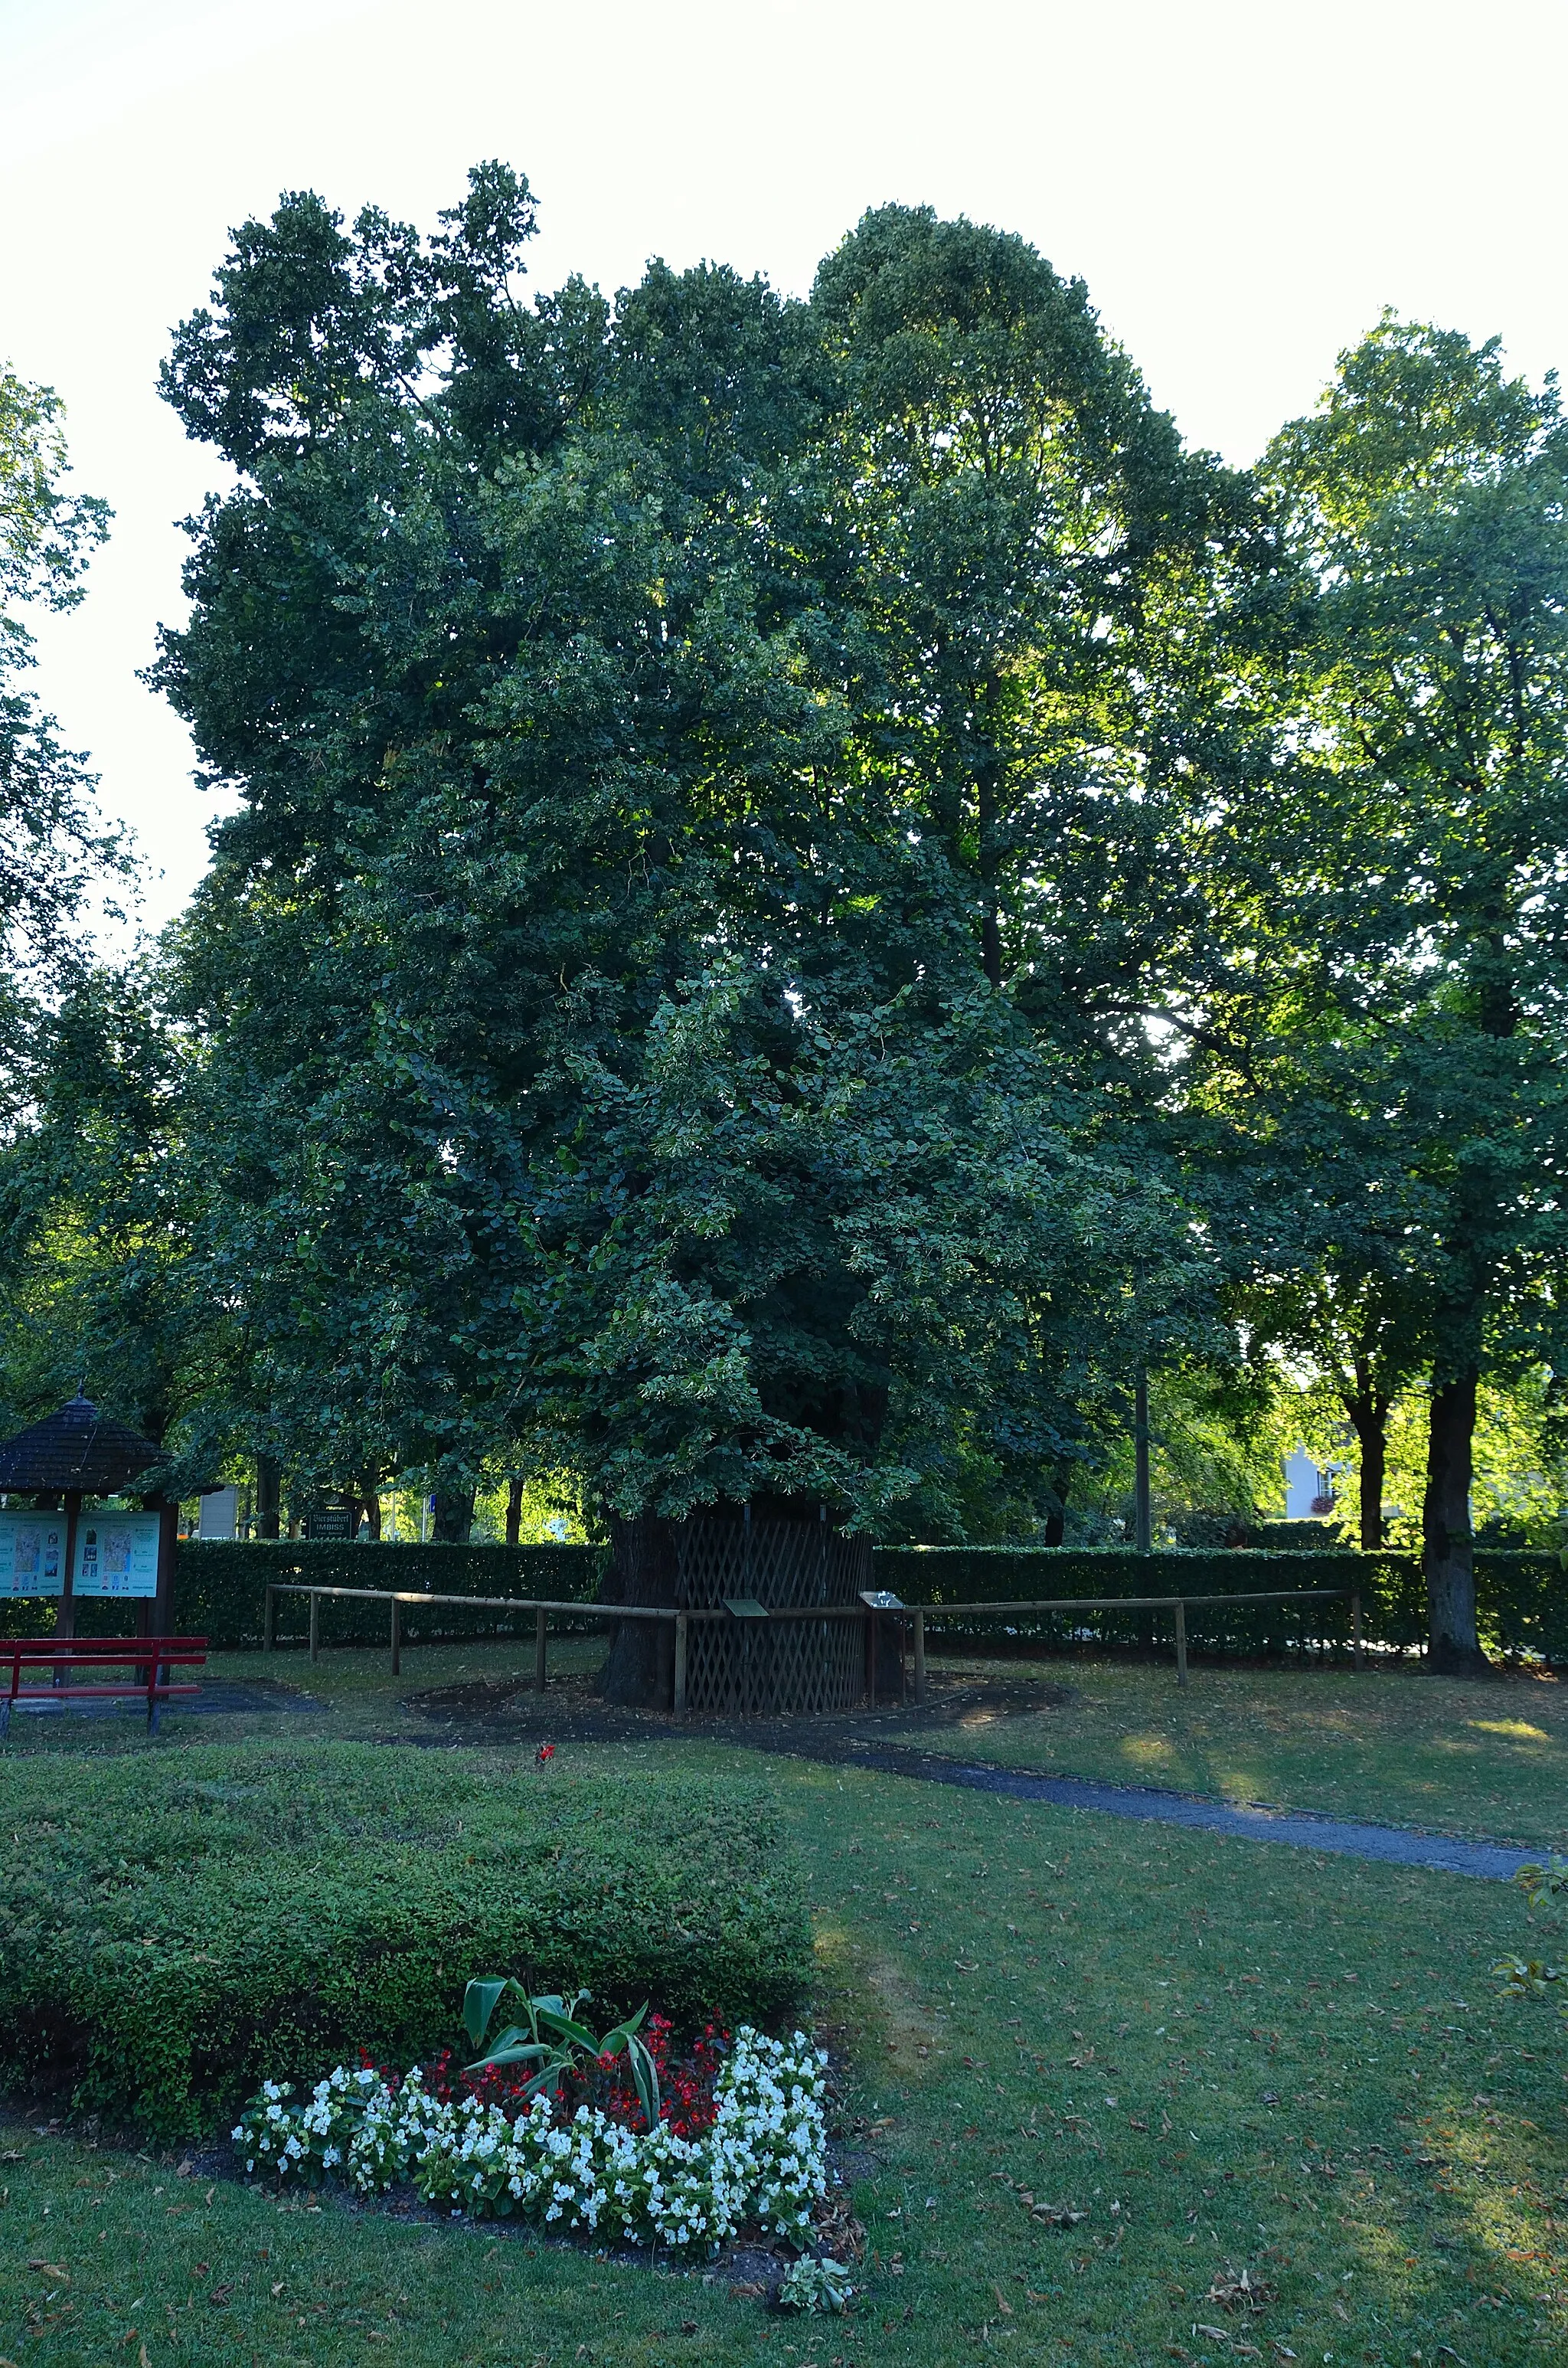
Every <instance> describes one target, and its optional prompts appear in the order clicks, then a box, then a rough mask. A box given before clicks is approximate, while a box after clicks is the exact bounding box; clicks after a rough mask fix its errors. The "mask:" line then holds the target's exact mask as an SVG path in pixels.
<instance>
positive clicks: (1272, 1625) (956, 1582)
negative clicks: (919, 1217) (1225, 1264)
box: [0, 1523, 1568, 1663]
mask: <svg viewBox="0 0 1568 2368" xmlns="http://www.w3.org/2000/svg"><path fill="white" fill-rule="evenodd" d="M1278 1526H1279V1527H1281V1528H1285V1527H1288V1526H1295V1527H1308V1526H1310V1527H1312V1528H1313V1529H1319V1528H1321V1526H1322V1525H1321V1524H1318V1523H1312V1524H1304V1523H1302V1524H1285V1523H1280V1524H1278ZM872 1561H873V1566H874V1571H875V1577H876V1581H877V1584H878V1586H879V1587H889V1588H893V1589H894V1590H895V1591H896V1592H897V1593H898V1594H900V1595H903V1596H904V1597H906V1598H907V1599H908V1600H909V1601H911V1602H928V1603H960V1602H963V1601H965V1600H968V1601H971V1602H996V1601H1002V1600H1007V1599H1009V1598H1011V1599H1014V1600H1028V1598H1030V1597H1044V1596H1067V1597H1074V1596H1093V1595H1174V1594H1184V1595H1246V1594H1252V1593H1255V1592H1256V1593H1262V1592H1264V1591H1267V1590H1268V1589H1272V1588H1293V1587H1312V1588H1322V1587H1330V1588H1332V1587H1350V1586H1352V1585H1354V1584H1355V1583H1356V1581H1357V1580H1358V1579H1359V1581H1360V1585H1361V1596H1362V1611H1363V1617H1364V1621H1365V1626H1366V1635H1367V1640H1368V1642H1369V1644H1374V1645H1387V1646H1394V1647H1397V1648H1398V1649H1399V1650H1401V1651H1403V1652H1418V1651H1419V1650H1420V1649H1421V1648H1422V1646H1423V1645H1424V1644H1425V1641H1426V1588H1425V1585H1424V1582H1423V1579H1422V1576H1421V1567H1420V1564H1419V1562H1418V1561H1417V1559H1416V1558H1415V1556H1414V1555H1408V1554H1361V1553H1359V1552H1358V1551H1357V1550H1356V1549H1355V1548H1353V1547H1345V1546H1334V1545H1332V1544H1319V1545H1316V1546H1314V1547H1312V1548H1311V1549H1308V1550H1305V1551H1300V1550H1299V1551H1293V1552H1287V1553H1278V1552H1269V1551H1260V1550H1257V1549H1255V1548H1251V1547H1226V1546H1212V1547H1200V1548H1181V1547H1177V1548H1174V1549H1171V1550H1168V1551H1164V1552H1161V1553H1159V1554H1150V1555H1148V1556H1146V1557H1145V1556H1142V1555H1140V1554H1134V1553H1132V1552H1131V1551H1130V1550H1129V1549H1127V1548H1125V1547H1120V1548H1108V1549H1106V1550H1104V1551H1102V1552H1091V1551H1086V1550H1084V1549H1080V1548H1077V1547H1071V1546H1054V1547H1044V1546H1038V1547H1037V1546H878V1547H877V1548H876V1549H875V1550H874V1553H873V1555H872ZM608 1566H609V1549H608V1547H607V1546H569V1545H548V1546H544V1545H536V1546H492V1545H483V1546H455V1545H426V1546H421V1545H390V1544H389V1545H352V1544H341V1543H325V1542H322V1543H309V1544H303V1543H298V1542H295V1543H287V1542H284V1543H278V1544H275V1545H263V1544H249V1545H244V1544H237V1543H236V1544H229V1543H217V1542H215V1541H213V1540H209V1541H208V1542H207V1543H205V1544H202V1543H199V1541H190V1542H188V1543H183V1544H182V1545H181V1546H180V1548H179V1559H178V1563H177V1565H176V1581H175V1620H176V1626H177V1627H178V1628H179V1629H180V1630H181V1631H182V1632H183V1633H184V1634H187V1635H192V1636H199V1635H205V1636H208V1637H210V1640H211V1643H212V1646H213V1649H214V1651H219V1652H224V1651H228V1652H232V1651H235V1650H240V1649H244V1648H245V1647H248V1646H252V1645H259V1644H260V1643H261V1629H262V1612H263V1604H264V1600H265V1588H266V1583H267V1579H268V1578H272V1577H276V1578H290V1579H303V1580H315V1581H316V1582H317V1583H318V1584H320V1585H321V1586H324V1587H368V1588H396V1589H399V1590H403V1591H406V1590H409V1589H413V1588H428V1589H429V1590H430V1591H431V1592H433V1593H435V1594H438V1595H514V1594H515V1595H518V1596H546V1597H549V1598H551V1599H553V1600H555V1601H557V1602H565V1601H580V1602H584V1603H588V1602H592V1601H594V1600H596V1599H597V1594H598V1589H599V1586H600V1582H601V1580H602V1579H603V1577H604V1575H605V1573H606V1572H607V1570H608ZM1475 1569H1476V1587H1477V1596H1478V1604H1479V1611H1480V1621H1481V1632H1482V1638H1483V1643H1484V1644H1485V1645H1486V1647H1487V1649H1488V1651H1489V1652H1492V1653H1494V1654H1501V1655H1505V1656H1510V1657H1513V1656H1518V1655H1519V1654H1522V1653H1530V1654H1540V1655H1541V1656H1543V1657H1544V1658H1545V1659H1547V1660H1549V1661H1551V1662H1554V1663H1562V1662H1568V1574H1565V1573H1564V1570H1563V1568H1562V1564H1561V1563H1560V1561H1559V1559H1558V1557H1557V1556H1556V1555H1555V1554H1507V1553H1501V1552H1496V1551H1494V1550H1492V1549H1489V1548H1482V1549H1480V1550H1479V1551H1478V1552H1477V1554H1476V1557H1475ZM77 1621H78V1625H79V1626H80V1628H81V1631H82V1633H83V1634H84V1635H93V1634H103V1635H108V1634H122V1633H123V1632H124V1631H125V1629H126V1627H127V1626H128V1624H129V1623H128V1620H127V1607H126V1606H125V1605H124V1604H123V1603H119V1602H114V1601H111V1600H102V1601H97V1602H85V1603H83V1604H81V1605H79V1607H78V1611H77ZM557 1624H559V1623H557ZM582 1624H583V1628H584V1633H585V1634H596V1635H602V1634H603V1633H604V1629H603V1625H602V1623H600V1622H584V1623H582ZM53 1625H54V1607H53V1605H52V1604H51V1603H47V1602H38V1601H29V1600H25V1599H18V1600H16V1601H11V1602H6V1603H0V1635H12V1636H19V1635H26V1634H35V1633H41V1634H48V1633H49V1632H50V1630H51V1628H52V1627H53ZM306 1627H307V1615H306V1609H305V1601H304V1599H303V1597H288V1596H285V1597H283V1598H281V1599H280V1600H279V1604H278V1637H279V1640H280V1641H281V1642H301V1643H302V1642H303V1640H304V1636H305V1634H306ZM531 1627H532V1614H531V1613H528V1612H524V1613H520V1614H517V1615H515V1616H509V1615H508V1614H507V1613H506V1612H504V1611H481V1610H479V1609H477V1608H476V1609H475V1610H474V1611H471V1612H470V1611H460V1610H458V1609H456V1608H454V1607H449V1606H443V1607H432V1609H431V1610H430V1611H428V1612H424V1611H418V1610H416V1609H412V1608H408V1607H405V1609H404V1613H403V1636H404V1639H405V1641H406V1642H408V1643H409V1644H421V1643H424V1644H434V1643H436V1642H437V1641H439V1640H441V1639H444V1638H450V1639H461V1638H466V1637H471V1636H473V1637H477V1636H518V1635H522V1634H528V1633H531ZM1020 1628H1021V1629H1023V1630H1024V1631H1025V1632H1026V1633H1027V1634H1028V1635H1029V1636H1030V1637H1031V1638H1034V1639H1036V1640H1038V1641H1039V1642H1040V1643H1041V1644H1043V1645H1047V1646H1048V1647H1049V1648H1052V1649H1057V1648H1065V1647H1066V1646H1068V1645H1085V1644H1103V1645H1142V1646H1145V1647H1147V1646H1150V1645H1154V1644H1156V1643H1159V1644H1161V1645H1163V1644H1165V1642H1167V1641H1168V1640H1169V1636H1170V1614H1169V1613H1168V1612H1120V1613H1119V1612H1114V1611H1108V1612H1085V1613H1081V1614H1074V1615H1073V1616H1072V1617H1071V1618H1070V1619H1060V1620H1056V1621H1050V1620H1042V1621H1036V1622H1020ZM933 1633H934V1634H940V1635H941V1636H944V1637H948V1638H954V1639H956V1637H957V1636H958V1635H959V1634H960V1632H959V1631H958V1630H956V1629H955V1628H953V1627H950V1626H948V1625H947V1624H944V1625H943V1627H942V1628H941V1629H940V1630H939V1631H934V1632H933ZM321 1634H322V1640H323V1642H324V1644H328V1645H339V1644H359V1645H384V1644H385V1643H386V1640H387V1615H386V1611H385V1608H384V1607H383V1606H382V1605H381V1604H377V1603H349V1602H341V1601H333V1600H330V1599H329V1600H324V1602H323V1604H322V1611H321ZM996 1634H997V1630H996V1628H995V1627H994V1625H993V1624H991V1623H989V1622H988V1623H986V1624H985V1625H984V1626H981V1625H979V1624H978V1623H977V1625H976V1627H975V1629H974V1630H973V1632H972V1635H973V1639H974V1641H976V1642H979V1641H981V1640H982V1639H983V1637H985V1636H986V1635H991V1636H993V1637H994V1636H995V1635H996ZM1349 1634H1350V1608H1349V1605H1348V1604H1347V1603H1341V1604H1328V1605H1324V1606H1322V1607H1318V1606H1314V1605H1300V1606H1292V1605H1289V1604H1286V1605H1279V1606H1257V1607H1242V1606H1238V1607H1236V1608H1235V1609H1234V1610H1226V1609H1222V1608H1221V1609H1215V1610H1211V1611H1195V1612H1194V1613H1192V1615H1191V1616H1190V1618H1189V1621H1188V1623H1187V1635H1188V1639H1189V1641H1190V1643H1191V1644H1192V1646H1193V1649H1194V1650H1195V1651H1200V1652H1206V1653H1224V1652H1239V1653H1247V1654H1256V1653H1279V1652H1297V1651H1300V1650H1301V1649H1303V1647H1304V1646H1307V1645H1311V1646H1312V1647H1318V1646H1326V1647H1330V1648H1335V1649H1337V1648H1340V1647H1342V1646H1344V1645H1346V1644H1347V1642H1348V1639H1349Z"/></svg>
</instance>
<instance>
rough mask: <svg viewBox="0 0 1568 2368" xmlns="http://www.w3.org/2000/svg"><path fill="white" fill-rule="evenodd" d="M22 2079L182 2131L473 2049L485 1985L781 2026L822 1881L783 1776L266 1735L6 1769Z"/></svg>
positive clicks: (12, 2039)
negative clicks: (309, 2089)
mask: <svg viewBox="0 0 1568 2368" xmlns="http://www.w3.org/2000/svg"><path fill="white" fill-rule="evenodd" d="M5 1782H6V1832H7V1835H8V1837H10V1838H11V1839H9V1841H8V1847H7V1850H6V1859H5V1865H4V1872H3V1873H0V2072H3V2073H4V2074H5V2075H6V2077H8V2078H10V2079H11V2080H12V2081H16V2082H42V2083H44V2084H45V2085H47V2086H49V2087H51V2089H56V2090H60V2089H69V2091H70V2093H71V2095H72V2097H73V2099H74V2102H75V2103H76V2104H77V2105H78V2106H79V2107H82V2108H85V2109H90V2110H94V2111H97V2112H105V2113H107V2114H108V2116H109V2117H110V2118H111V2119H113V2120H115V2121H117V2122H129V2123H132V2124H134V2125H135V2126H136V2127H138V2128H140V2129H142V2130H144V2131H146V2132H147V2133H148V2134H149V2135H153V2136H154V2137H158V2138H161V2139H165V2140H169V2141H173V2140H176V2139H181V2138H185V2137H188V2136H193V2135H198V2134H199V2133H200V2132H201V2131H202V2130H203V2129H205V2128H209V2127H210V2126H212V2124H213V2123H214V2122H215V2121H216V2120H217V2119H218V2118H219V2117H220V2116H221V2115H222V2114H223V2113H226V2112H231V2111H232V2110H233V2107H234V2106H235V2105H236V2104H237V2103H238V2102H239V2101H240V2100H242V2099H243V2098H244V2096H245V2095H247V2094H249V2093H250V2092H251V2091H252V2090H254V2089H255V2088H256V2085H257V2083H258V2082H259V2081H260V2080H261V2079H262V2078H265V2077H267V2076H268V2075H272V2076H278V2075H282V2074H286V2075H287V2076H288V2077H289V2078H293V2079H298V2078H301V2076H305V2077H309V2078H314V2077H316V2076H317V2075H319V2074H320V2073H321V2072H324V2071H325V2070H327V2069H329V2068H330V2066H332V2065H333V2064H335V2063H339V2062H345V2061H348V2062H351V2061H353V2060H354V2058H355V2054H356V2051H357V2050H358V2048H359V2047H360V2046H365V2047H367V2048H369V2050H370V2051H371V2053H372V2054H373V2055H375V2056H376V2057H377V2058H378V2060H380V2061H381V2062H385V2063H391V2064H394V2065H406V2064H410V2063H413V2062H414V2061H415V2059H416V2058H418V2057H420V2056H423V2055H428V2054H430V2053H432V2052H434V2051H435V2050H437V2049H438V2048H440V2047H442V2046H444V2045H447V2044H450V2043H453V2042H457V2043H458V2044H461V2025H460V2010H461V2006H462V1997H463V1988H464V1985H465V1983H466V1982H467V1981H468V1980H469V1978H470V1976H471V1975H478V1974H489V1973H509V1974H516V1975H518V1976H519V1977H520V1978H521V1979H522V1980H524V1981H525V1982H527V1983H528V1985H529V1986H530V1987H532V1988H534V1989H536V1990H540V1989H561V1988H564V1989H567V1990H570V1989H572V1988H574V1987H577V1986H578V1985H586V1987H589V1988H590V1989H591V1990H592V1991H593V1993H594V1998H595V2004H596V2010H597V2011H598V2012H600V2013H601V2014H602V2015H603V2017H604V2019H605V2021H608V2020H609V2019H610V2017H611V2015H612V2014H614V2013H619V2012H623V2011H626V2010H628V2009H635V2008H637V2007H639V2006H641V2005H642V2001H643V2000H644V1998H649V1999H652V2000H653V2002H654V2003H655V2004H656V2005H657V2006H658V2007H660V2008H661V2009H663V2010H664V2011H665V2012H666V2013H668V2014H670V2015H672V2016H673V2017H674V2018H675V2019H676V2021H677V2023H679V2022H686V2023H687V2024H692V2023H698V2022H700V2021H705V2020H706V2019H707V2018H708V2017H709V2016H710V2015H711V2016H714V2017H716V2018H720V2019H722V2020H723V2021H729V2022H732V2023H733V2022H736V2021H743V2020H749V2021H755V2022H758V2023H767V2022H769V2021H775V2020H776V2019H777V2018H778V2016H780V2015H781V2014H783V2013H785V2012H787V2011H789V2010H790V2009H792V2008H793V2007H794V2006H795V2005H796V2003H797V2002H798V2001H799V2000H800V1998H801V1996H802V1994H803V1992H804V1990H805V1988H806V1986H807V1981H808V1977H809V1974H810V1969H811V1964H812V1948H811V1930H810V1923H809V1919H808V1916H807V1912H806V1905H805V1890H804V1885H803V1883H802V1880H801V1873H800V1869H799V1866H798V1863H797V1861H796V1860H795V1858H794V1856H793V1854H792V1852H791V1850H790V1846H789V1844H788V1843H787V1841H786V1839H785V1837H784V1833H783V1828H782V1826H781V1824H780V1821H779V1819H778V1815H777V1812H776V1810H775V1808H774V1806H773V1804H772V1803H771V1801H770V1800H769V1797H768V1795H767V1793H766V1792H765V1791H764V1790H763V1788H762V1787H761V1786H759V1785H754V1784H750V1783H739V1782H729V1783H725V1782H707V1781H699V1780H692V1779H686V1778H680V1777H676V1776H672V1775H665V1777H663V1778H662V1779H661V1781H660V1782H659V1783H658V1784H657V1785H653V1784H651V1783H649V1782H645V1781H642V1782H638V1781H633V1780H630V1779H621V1778H590V1777H576V1776H573V1775H569V1774H564V1773H557V1772H555V1771H554V1770H550V1771H547V1772H545V1773H542V1774H536V1772H535V1771H534V1770H533V1769H532V1768H531V1767H528V1768H527V1769H526V1770H507V1771H506V1773H504V1774H498V1773H496V1772H495V1768H494V1761H491V1762H489V1763H486V1762H485V1761H483V1759H480V1758H479V1757H478V1756H477V1755H475V1754H471V1753H463V1752H452V1753H447V1752H443V1753H441V1754H440V1755H439V1756H438V1757H437V1756H434V1755H429V1754H426V1753H424V1752H417V1753H416V1752H411V1751H410V1752H404V1751H387V1750H381V1749H377V1748H374V1747H373V1746H367V1745H359V1744H326V1745H322V1746H316V1747H312V1749H311V1751H310V1753H309V1754H308V1755H306V1754H303V1753H300V1752H284V1751H280V1750H278V1748H274V1747H270V1746H267V1745H264V1744H256V1745H240V1746H237V1747H229V1748H199V1749H195V1750H182V1751H180V1752H179V1753H178V1755H177V1756H176V1755H175V1754H172V1753H171V1754H168V1755H165V1754H161V1753H158V1754H153V1755H147V1754H143V1753H137V1754H134V1755H131V1756H129V1757H127V1758H124V1759H106V1760H103V1761H99V1762H93V1761H89V1760H81V1759H77V1760H73V1761H72V1762H71V1764H70V1766H69V1768H68V1769H67V1768H66V1766H65V1765H64V1763H62V1761H60V1760H59V1759H55V1758H53V1757H52V1756H51V1757H47V1758H44V1759H36V1760H30V1761H28V1760H17V1761H14V1762H12V1763H11V1764H10V1766H9V1767H8V1768H7V1769H6V1780H5Z"/></svg>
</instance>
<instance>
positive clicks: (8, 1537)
mask: <svg viewBox="0 0 1568 2368" xmlns="http://www.w3.org/2000/svg"><path fill="white" fill-rule="evenodd" d="M64 1591H65V1516H64V1514H63V1513H0V1597H6V1596H17V1595H62V1594H63V1593H64Z"/></svg>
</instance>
